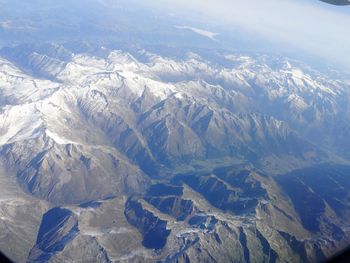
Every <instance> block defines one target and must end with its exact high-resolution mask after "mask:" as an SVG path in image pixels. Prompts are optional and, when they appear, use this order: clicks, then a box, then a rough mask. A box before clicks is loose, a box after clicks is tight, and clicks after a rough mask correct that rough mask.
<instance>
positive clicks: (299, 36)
mask: <svg viewBox="0 0 350 263" xmlns="http://www.w3.org/2000/svg"><path fill="white" fill-rule="evenodd" d="M174 2H176V3H174ZM157 3H158V4H160V5H162V4H163V5H164V6H168V7H169V6H171V8H176V7H177V8H178V9H180V8H182V9H183V8H185V9H192V10H193V11H197V12H202V13H205V14H206V15H209V16H211V17H213V18H214V19H216V21H221V23H223V24H224V23H227V24H232V25H236V26H239V27H241V28H244V29H246V30H248V31H250V32H256V33H259V34H261V35H264V36H266V38H268V39H269V40H272V41H279V42H282V43H288V45H289V46H290V47H291V48H293V47H294V48H298V49H304V50H305V51H307V52H309V53H313V54H317V55H319V56H320V57H324V58H328V59H332V60H334V61H337V62H341V63H344V64H348V65H350V37H349V36H350V26H349V25H350V7H334V6H331V5H328V4H325V3H323V2H321V1H318V0H249V1H246V0H216V1H208V0H177V1H170V0H157Z"/></svg>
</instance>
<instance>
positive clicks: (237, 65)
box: [0, 44, 350, 262]
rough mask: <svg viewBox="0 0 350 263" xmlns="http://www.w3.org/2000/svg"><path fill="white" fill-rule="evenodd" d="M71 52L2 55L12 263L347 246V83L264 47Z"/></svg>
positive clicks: (311, 252) (277, 254)
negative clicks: (258, 50)
mask: <svg viewBox="0 0 350 263" xmlns="http://www.w3.org/2000/svg"><path fill="white" fill-rule="evenodd" d="M77 49H78V48H77V47H75V48H72V46H70V45H68V44H66V45H59V44H45V45H38V44H32V45H21V46H19V47H10V48H3V49H2V50H1V52H0V54H1V56H2V58H1V59H0V107H1V108H0V163H1V173H0V183H1V188H2V189H5V190H3V191H1V193H0V216H1V218H0V219H1V220H0V232H1V233H4V234H2V235H0V249H1V250H3V251H4V252H5V253H6V254H7V255H10V256H11V258H13V259H14V260H15V261H18V262H25V261H28V262H47V261H49V262H62V261H78V260H82V261H83V262H157V261H160V262H208V260H209V261H210V262H319V261H322V260H324V259H325V258H328V257H329V256H331V255H332V254H334V251H338V250H340V249H342V248H343V247H345V246H346V245H347V244H349V231H348V226H349V224H350V222H349V218H350V207H349V205H350V202H349V200H350V199H349V198H350V196H349V189H350V188H349V187H350V179H349V176H348V175H349V172H350V168H349V167H350V166H349V163H348V160H349V157H350V155H349V151H348V149H349V146H350V145H349V140H348V138H349V135H350V134H349V133H350V127H349V123H350V114H349V112H350V111H349V105H350V104H349V98H350V97H349V92H350V91H349V88H348V87H349V82H348V81H347V80H341V79H339V78H337V77H336V75H335V73H333V75H332V74H326V73H322V72H320V71H317V70H315V69H311V68H310V67H309V66H306V65H304V64H302V63H300V62H298V61H294V60H291V59H287V58H281V57H276V56H261V55H242V54H237V53H228V52H226V51H225V52H224V51H220V50H214V51H208V50H206V51H205V52H204V51H202V52H201V51H200V50H198V52H197V53H194V52H190V53H189V52H187V51H183V52H182V55H181V56H178V57H177V58H174V57H172V56H165V55H160V54H158V53H156V52H151V51H146V50H145V49H141V48H137V47H133V48H131V47H128V51H126V49H124V50H117V49H116V48H108V47H101V46H95V47H94V48H91V46H89V47H85V49H84V52H83V51H81V52H77ZM160 53H161V52H160ZM15 233H19V234H18V238H17V235H16V234H15ZM9 241H11V243H12V242H13V244H14V245H13V246H12V245H9Z"/></svg>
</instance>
